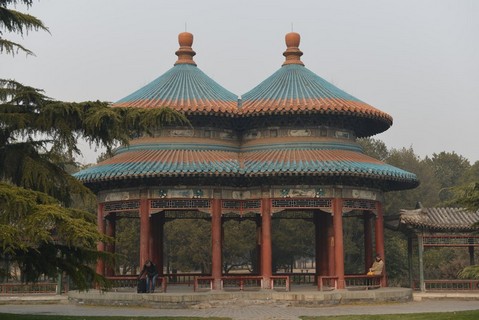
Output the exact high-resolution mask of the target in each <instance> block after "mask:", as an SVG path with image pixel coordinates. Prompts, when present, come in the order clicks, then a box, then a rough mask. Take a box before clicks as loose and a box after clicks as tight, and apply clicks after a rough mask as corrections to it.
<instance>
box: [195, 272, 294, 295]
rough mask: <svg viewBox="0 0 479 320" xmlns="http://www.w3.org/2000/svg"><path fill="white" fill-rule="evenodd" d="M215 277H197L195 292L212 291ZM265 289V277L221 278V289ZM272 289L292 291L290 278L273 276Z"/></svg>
mask: <svg viewBox="0 0 479 320" xmlns="http://www.w3.org/2000/svg"><path fill="white" fill-rule="evenodd" d="M213 281H214V278H213V277H209V276H208V277H195V284H194V291H200V290H212V289H213ZM262 287H263V277H261V276H224V277H221V289H226V290H227V289H238V290H240V291H244V290H248V289H257V290H259V289H261V288H262ZM271 289H276V290H285V291H289V290H290V280H289V276H285V275H281V276H277V275H276V276H272V277H271Z"/></svg>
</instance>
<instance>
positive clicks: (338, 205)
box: [333, 198, 345, 289]
mask: <svg viewBox="0 0 479 320" xmlns="http://www.w3.org/2000/svg"><path fill="white" fill-rule="evenodd" d="M333 214H334V216H333V228H334V265H335V275H336V276H337V277H338V289H344V287H345V284H344V248H343V201H342V199H341V198H335V199H333Z"/></svg>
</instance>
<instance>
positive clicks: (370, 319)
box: [301, 310, 479, 320]
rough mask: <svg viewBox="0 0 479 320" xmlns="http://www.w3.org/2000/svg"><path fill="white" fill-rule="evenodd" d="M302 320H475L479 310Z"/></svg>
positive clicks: (307, 319) (308, 318) (308, 319)
mask: <svg viewBox="0 0 479 320" xmlns="http://www.w3.org/2000/svg"><path fill="white" fill-rule="evenodd" d="M301 319H303V320H325V319H334V320H431V319H434V320H477V319H479V310H474V311H458V312H441V313H411V314H381V315H362V316H358V315H350V316H327V317H301Z"/></svg>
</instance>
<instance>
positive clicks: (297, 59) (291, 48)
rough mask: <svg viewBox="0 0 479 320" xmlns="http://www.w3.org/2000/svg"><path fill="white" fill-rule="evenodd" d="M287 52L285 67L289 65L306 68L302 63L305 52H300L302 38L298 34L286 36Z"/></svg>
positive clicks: (292, 33)
mask: <svg viewBox="0 0 479 320" xmlns="http://www.w3.org/2000/svg"><path fill="white" fill-rule="evenodd" d="M285 40H286V47H287V49H286V51H285V52H284V53H283V56H285V57H286V61H284V63H283V66H284V65H287V64H299V65H302V66H304V63H303V62H302V61H301V56H302V55H303V52H302V51H301V50H299V42H300V40H301V36H300V35H299V33H297V32H290V33H288V34H286V37H285Z"/></svg>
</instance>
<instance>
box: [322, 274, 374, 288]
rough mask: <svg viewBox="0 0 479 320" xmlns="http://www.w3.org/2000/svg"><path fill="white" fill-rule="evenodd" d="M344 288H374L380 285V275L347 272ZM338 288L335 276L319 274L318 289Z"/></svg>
mask: <svg viewBox="0 0 479 320" xmlns="http://www.w3.org/2000/svg"><path fill="white" fill-rule="evenodd" d="M344 282H345V287H346V289H365V290H368V289H376V288H380V287H382V276H380V275H377V276H368V275H366V274H364V275H362V274H349V275H345V276H344ZM337 288H338V277H337V276H319V277H318V290H320V291H327V290H336V289H337Z"/></svg>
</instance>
